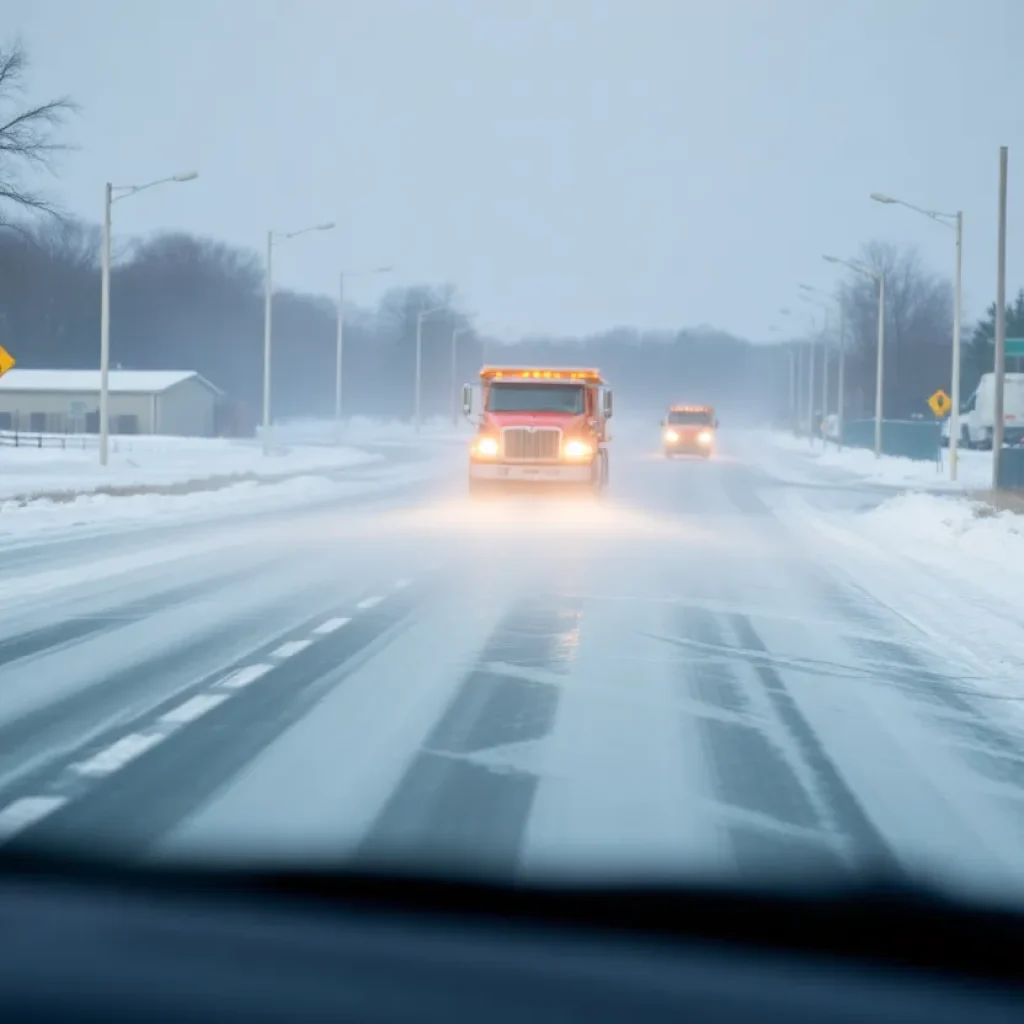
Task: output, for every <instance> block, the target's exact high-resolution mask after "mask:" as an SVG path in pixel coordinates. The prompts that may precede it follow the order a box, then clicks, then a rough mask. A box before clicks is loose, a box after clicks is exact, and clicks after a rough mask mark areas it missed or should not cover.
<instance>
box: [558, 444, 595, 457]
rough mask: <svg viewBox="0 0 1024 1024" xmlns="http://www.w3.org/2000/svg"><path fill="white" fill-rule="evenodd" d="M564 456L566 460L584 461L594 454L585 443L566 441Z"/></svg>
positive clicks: (590, 446)
mask: <svg viewBox="0 0 1024 1024" xmlns="http://www.w3.org/2000/svg"><path fill="white" fill-rule="evenodd" d="M564 454H565V457H566V458H567V459H586V458H589V457H590V456H591V455H593V454H594V449H593V446H592V445H589V444H587V442H586V441H566V442H565V448H564Z"/></svg>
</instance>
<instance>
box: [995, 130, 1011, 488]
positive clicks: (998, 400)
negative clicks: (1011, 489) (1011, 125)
mask: <svg viewBox="0 0 1024 1024" xmlns="http://www.w3.org/2000/svg"><path fill="white" fill-rule="evenodd" d="M1007 158H1008V151H1007V148H1006V146H1000V147H999V241H998V250H997V254H996V331H995V339H994V340H995V359H994V366H993V369H994V370H995V378H996V394H995V402H994V405H995V409H994V414H993V419H994V421H995V422H994V423H993V424H992V490H994V491H995V490H998V489H999V477H1000V475H1001V474H1000V469H1001V467H1002V461H1003V426H1004V424H1003V416H1004V415H1005V408H1004V405H1003V388H1004V386H1005V370H1006V164H1007Z"/></svg>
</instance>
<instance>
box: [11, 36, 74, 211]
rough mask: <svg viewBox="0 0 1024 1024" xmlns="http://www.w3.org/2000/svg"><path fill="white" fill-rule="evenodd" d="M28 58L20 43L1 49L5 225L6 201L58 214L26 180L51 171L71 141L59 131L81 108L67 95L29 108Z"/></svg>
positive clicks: (51, 204)
mask: <svg viewBox="0 0 1024 1024" xmlns="http://www.w3.org/2000/svg"><path fill="white" fill-rule="evenodd" d="M27 70H28V58H27V56H26V54H25V51H24V49H23V48H22V46H21V45H20V43H15V44H13V45H12V46H10V47H9V48H7V49H0V224H9V222H8V221H7V220H6V219H5V218H4V214H3V208H4V206H5V205H10V206H14V207H15V208H17V209H20V210H29V211H33V212H42V213H56V212H57V210H56V207H55V206H54V204H53V203H52V202H51V201H50V200H49V199H48V198H47V197H46V196H45V195H44V194H42V193H41V192H38V191H36V190H35V189H33V188H32V187H31V186H29V185H27V184H26V183H25V178H26V177H27V173H28V172H30V171H38V170H52V169H53V163H52V161H53V157H54V155H55V154H56V153H58V152H60V151H61V150H64V149H67V148H68V147H67V145H66V144H64V143H62V142H60V141H58V138H57V134H58V129H60V128H61V127H62V126H63V125H64V123H65V122H66V120H67V118H68V117H69V116H70V115H71V114H73V113H74V112H75V111H76V109H77V108H76V107H75V105H74V104H73V103H72V102H71V100H70V99H68V98H67V97H61V98H59V99H55V100H50V101H49V102H47V103H42V104H39V105H36V106H25V105H24V96H25V75H26V72H27Z"/></svg>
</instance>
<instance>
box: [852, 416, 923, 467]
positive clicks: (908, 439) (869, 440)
mask: <svg viewBox="0 0 1024 1024" xmlns="http://www.w3.org/2000/svg"><path fill="white" fill-rule="evenodd" d="M941 440H942V425H941V423H940V422H939V421H938V420H931V421H929V420H882V454H883V455H899V456H902V457H903V458H904V459H920V460H922V461H927V462H938V461H939V453H940V451H941V445H940V442H941ZM843 444H844V445H846V446H847V447H848V448H869V449H871V450H872V451H874V448H875V421H874V420H847V421H846V422H845V423H844V424H843Z"/></svg>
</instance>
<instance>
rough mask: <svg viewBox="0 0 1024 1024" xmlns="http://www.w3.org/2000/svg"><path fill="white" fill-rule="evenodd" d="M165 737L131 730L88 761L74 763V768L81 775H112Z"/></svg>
mask: <svg viewBox="0 0 1024 1024" xmlns="http://www.w3.org/2000/svg"><path fill="white" fill-rule="evenodd" d="M163 738H164V737H163V736H162V735H160V734H159V733H152V732H151V733H144V732H131V733H129V734H128V735H127V736H122V737H121V739H119V740H117V741H116V742H115V743H111V744H110V746H109V747H107V748H106V749H105V750H101V751H100V752H99V753H98V754H93V756H92V757H90V758H89V759H88V760H87V761H80V762H79V763H78V764H76V765H72V768H73V770H74V771H76V772H77V773H78V774H79V775H91V776H96V775H110V774H111V773H112V772H116V771H117V770H118V769H119V768H123V767H124V766H125V765H126V764H128V762H129V761H134V760H135V758H137V757H139V756H140V755H141V754H144V753H145V752H146V751H147V750H150V749H151V748H152V747H155V746H156V745H157V744H158V743H159V742H160V741H161V740H162V739H163Z"/></svg>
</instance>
